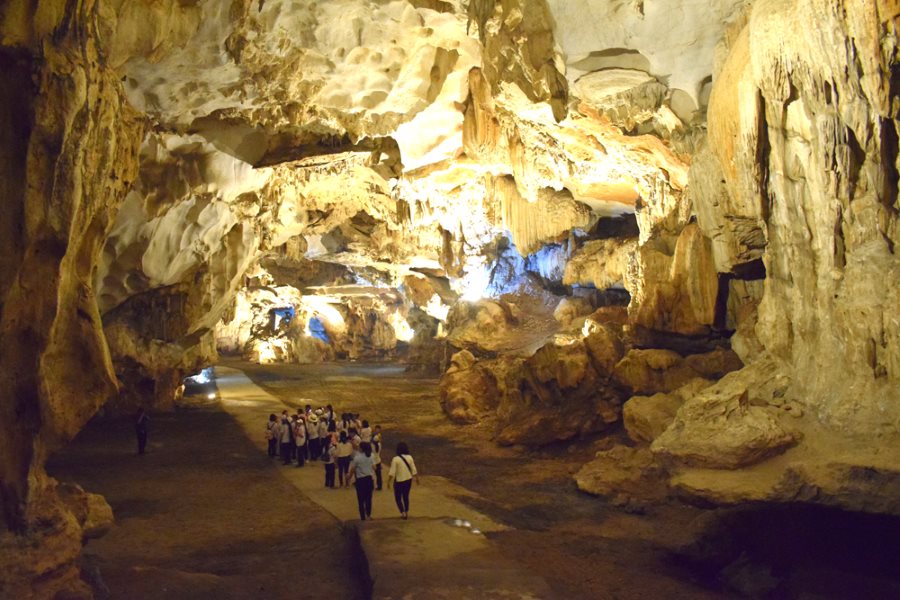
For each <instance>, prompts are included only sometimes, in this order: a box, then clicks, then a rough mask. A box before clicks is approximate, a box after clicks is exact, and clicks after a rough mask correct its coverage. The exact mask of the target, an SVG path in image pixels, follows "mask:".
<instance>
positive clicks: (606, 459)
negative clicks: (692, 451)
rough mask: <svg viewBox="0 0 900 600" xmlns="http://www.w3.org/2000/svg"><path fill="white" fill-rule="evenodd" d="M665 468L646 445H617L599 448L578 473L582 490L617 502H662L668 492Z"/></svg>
mask: <svg viewBox="0 0 900 600" xmlns="http://www.w3.org/2000/svg"><path fill="white" fill-rule="evenodd" d="M665 477H666V471H665V469H664V468H663V466H662V465H660V464H659V462H658V461H657V460H656V458H655V457H654V456H653V454H652V453H651V452H650V450H649V449H647V448H646V447H642V448H630V447H628V446H614V447H613V448H611V449H610V450H605V451H602V452H598V453H597V455H596V457H595V458H594V460H592V461H590V462H588V463H586V464H585V465H584V466H582V467H581V469H580V470H579V471H578V472H577V473H576V474H575V483H576V484H577V485H578V489H579V490H581V491H582V492H586V493H588V494H591V495H594V496H600V497H602V498H605V499H607V500H608V501H609V502H611V503H612V504H615V505H617V506H630V507H635V506H639V505H642V504H645V503H652V502H660V501H662V500H664V499H665V498H666V496H667V493H668V490H667V485H666V480H665Z"/></svg>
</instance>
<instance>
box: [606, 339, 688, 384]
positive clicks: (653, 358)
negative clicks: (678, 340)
mask: <svg viewBox="0 0 900 600" xmlns="http://www.w3.org/2000/svg"><path fill="white" fill-rule="evenodd" d="M613 376H614V377H615V379H616V381H618V382H619V383H620V384H622V385H623V386H625V387H628V388H630V389H631V390H632V392H633V393H635V394H657V393H660V392H671V391H673V390H676V389H678V388H680V387H681V386H683V385H684V384H686V383H687V382H689V381H690V380H691V379H694V378H695V377H698V376H699V375H698V374H697V372H696V371H694V370H693V369H692V368H690V367H689V366H688V365H687V364H685V361H684V358H682V356H681V355H680V354H678V353H677V352H673V351H671V350H659V349H649V350H640V349H632V350H629V351H628V353H627V354H626V355H625V357H624V358H622V360H620V361H619V362H618V363H617V364H616V366H615V367H614V370H613Z"/></svg>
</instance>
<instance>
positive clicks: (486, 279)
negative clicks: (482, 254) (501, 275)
mask: <svg viewBox="0 0 900 600" xmlns="http://www.w3.org/2000/svg"><path fill="white" fill-rule="evenodd" d="M490 283H491V266H490V265H489V264H487V263H486V262H483V263H481V264H478V265H476V266H473V267H471V268H470V269H469V270H468V271H467V272H466V274H465V275H464V276H463V278H462V280H461V281H460V282H459V283H458V284H457V287H458V288H459V289H460V295H459V297H460V300H463V301H465V302H476V301H478V300H481V299H482V298H484V297H485V296H488V295H489V294H488V286H489V285H490Z"/></svg>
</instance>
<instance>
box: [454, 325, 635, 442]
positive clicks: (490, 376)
mask: <svg viewBox="0 0 900 600" xmlns="http://www.w3.org/2000/svg"><path fill="white" fill-rule="evenodd" d="M594 338H597V339H596V340H595V339H594ZM609 338H610V333H609V332H607V330H606V329H603V328H598V331H597V332H595V333H594V334H592V335H589V336H588V337H587V338H585V340H583V341H582V340H573V339H567V338H560V339H558V340H557V339H554V340H551V341H550V342H549V343H546V344H544V345H543V346H541V347H540V348H539V349H538V350H537V351H536V352H534V354H533V355H531V356H528V357H525V358H518V357H514V356H502V357H500V358H494V359H486V360H477V359H476V358H475V357H474V355H473V354H472V353H471V352H469V351H465V350H464V351H462V352H460V353H457V354H456V355H454V356H453V359H452V360H451V366H450V368H449V369H448V370H447V372H446V373H445V374H444V375H443V376H442V378H441V405H442V406H443V408H444V410H445V412H447V414H448V415H449V416H450V417H451V418H453V419H454V420H457V421H461V422H470V423H471V422H477V421H481V420H488V421H490V422H491V423H492V424H493V426H494V429H495V432H496V435H495V440H496V441H497V442H498V443H500V444H524V445H529V446H540V445H544V444H549V443H551V442H555V441H560V440H566V439H570V438H572V437H576V436H579V435H585V434H588V433H595V432H598V431H603V430H605V429H607V428H608V427H610V425H611V424H613V423H615V422H616V421H617V420H618V419H619V417H620V411H621V404H622V401H623V392H622V391H621V389H620V388H619V387H618V386H617V385H616V384H615V383H614V382H613V380H612V377H611V375H610V372H609V371H608V370H607V367H606V365H609V364H614V363H615V362H616V361H617V360H618V358H619V357H620V352H621V344H613V343H609V342H608V340H609Z"/></svg>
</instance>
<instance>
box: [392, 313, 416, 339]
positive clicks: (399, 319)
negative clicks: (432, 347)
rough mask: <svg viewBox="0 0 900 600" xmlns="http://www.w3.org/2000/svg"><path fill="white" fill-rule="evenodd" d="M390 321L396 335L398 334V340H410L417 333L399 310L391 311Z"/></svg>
mask: <svg viewBox="0 0 900 600" xmlns="http://www.w3.org/2000/svg"><path fill="white" fill-rule="evenodd" d="M388 322H389V323H390V324H391V327H393V328H394V335H395V336H397V341H400V342H408V341H410V340H411V339H413V337H414V336H415V335H416V332H415V330H414V329H413V328H412V327H410V325H409V322H407V320H406V319H405V318H404V317H403V315H401V314H400V313H399V312H395V313H391V316H390V317H389V318H388Z"/></svg>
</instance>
